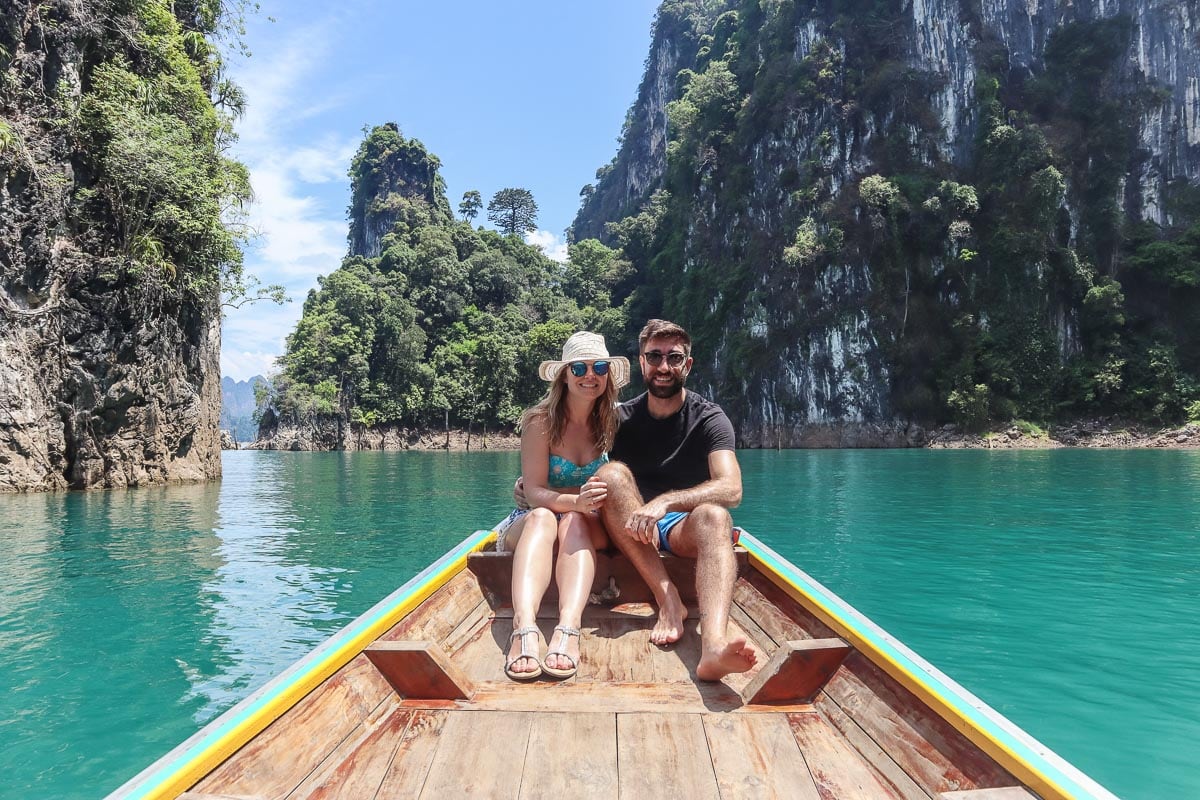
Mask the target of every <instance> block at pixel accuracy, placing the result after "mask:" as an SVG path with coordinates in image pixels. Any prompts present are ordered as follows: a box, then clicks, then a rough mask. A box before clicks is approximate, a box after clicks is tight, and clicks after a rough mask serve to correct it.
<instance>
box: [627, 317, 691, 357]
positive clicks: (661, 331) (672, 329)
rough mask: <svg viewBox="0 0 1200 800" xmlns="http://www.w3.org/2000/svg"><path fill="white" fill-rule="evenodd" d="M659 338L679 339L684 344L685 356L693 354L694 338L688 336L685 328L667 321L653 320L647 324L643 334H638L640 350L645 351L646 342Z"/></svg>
mask: <svg viewBox="0 0 1200 800" xmlns="http://www.w3.org/2000/svg"><path fill="white" fill-rule="evenodd" d="M659 337H661V338H663V339H678V340H679V341H680V342H682V343H683V354H684V355H686V356H690V355H691V354H692V337H690V336H688V332H687V331H685V330H684V329H683V328H681V327H679V326H678V325H676V324H675V323H674V322H668V321H667V320H665V319H652V320H650V321H649V322H647V323H646V327H644V328H642V332H641V333H640V334H638V350H644V349H645V348H646V342H648V341H650V340H651V339H655V338H659Z"/></svg>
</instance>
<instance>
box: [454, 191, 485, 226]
mask: <svg viewBox="0 0 1200 800" xmlns="http://www.w3.org/2000/svg"><path fill="white" fill-rule="evenodd" d="M481 208H483V198H482V197H480V196H479V192H478V191H476V190H475V189H472V190H471V191H469V192H465V193H464V194H463V199H462V202H461V203H459V204H458V213H459V216H461V217H462V218H463V219H465V220H466V221H467V222H473V221H474V220H475V218H476V217H477V216H479V209H481ZM489 208H490V207H489Z"/></svg>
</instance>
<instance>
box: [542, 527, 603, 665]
mask: <svg viewBox="0 0 1200 800" xmlns="http://www.w3.org/2000/svg"><path fill="white" fill-rule="evenodd" d="M593 526H596V527H599V526H600V525H599V519H598V518H597V517H596V516H595V515H593V514H578V513H575V512H572V513H570V514H567V515H566V516H565V517H563V519H562V521H561V522H559V524H558V561H557V563H556V565H555V580H556V581H557V583H558V624H559V625H565V626H567V627H570V628H578V627H579V625H580V623H581V622H582V621H583V609H584V606H586V605H587V599H588V595H589V594H590V593H591V591H592V580H593V578H595V576H596V547H595V545H594V543H593V536H594V535H595V531H593V530H592V527H593ZM564 638H565V639H566V641H564ZM562 646H565V649H566V651H567V653H568V654H569V655H571V656H573V659H567V658H562V657H560V656H557V655H550V656H547V657H546V666H548V667H550V668H551V669H570V667H571V662H572V661H574V663H575V665H578V664H579V638H578V637H576V636H569V637H564V635H563V634H562V633H557V632H556V633H555V635H554V636H553V637H551V639H550V649H551V650H554V649H557V648H558V647H562Z"/></svg>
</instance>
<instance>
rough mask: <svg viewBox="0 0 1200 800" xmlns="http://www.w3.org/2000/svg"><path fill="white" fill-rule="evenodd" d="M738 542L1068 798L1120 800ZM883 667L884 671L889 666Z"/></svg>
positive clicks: (852, 612) (847, 610) (761, 549)
mask: <svg viewBox="0 0 1200 800" xmlns="http://www.w3.org/2000/svg"><path fill="white" fill-rule="evenodd" d="M739 544H741V545H743V546H744V547H745V548H746V549H747V550H748V551H750V553H751V554H752V555H753V556H755V557H756V558H758V559H759V560H760V561H762V562H763V563H764V564H765V565H767V566H768V567H769V568H770V569H771V570H773V571H774V572H775V573H777V575H778V576H780V577H782V578H785V579H786V580H788V581H789V582H791V583H792V584H793V585H794V587H795V588H796V589H798V590H799V591H800V592H801V593H802V594H804V595H806V596H807V597H808V598H809V599H811V600H812V601H813V602H814V603H815V604H817V605H818V606H820V607H821V608H822V609H823V610H824V611H825V612H826V613H828V614H830V615H831V616H832V617H834V618H835V619H836V620H837V621H838V622H839V623H840V624H842V625H843V626H844V627H845V628H846V629H847V630H849V631H852V632H853V633H854V634H855V635H856V636H858V637H861V638H862V639H863V640H864V641H865V642H867V643H868V644H870V645H871V646H872V647H874V648H875V649H876V650H877V651H878V652H880V653H882V654H883V655H884V656H886V657H887V658H889V659H891V660H892V661H893V662H894V663H895V664H897V665H898V666H899V667H900V668H901V669H903V670H904V671H905V672H907V673H908V675H909V676H910V677H911V678H912V679H914V680H916V681H917V682H919V683H920V684H921V686H922V687H924V689H925V690H926V691H928V692H929V693H930V694H932V695H934V696H936V697H937V698H939V699H940V700H941V701H942V703H944V704H945V705H946V706H948V707H950V708H952V709H954V711H955V712H956V713H958V714H959V715H960V716H961V717H963V718H964V719H965V720H966V721H967V722H968V723H969V724H971V725H973V726H975V727H976V728H977V729H978V730H979V731H981V732H983V733H984V735H986V736H987V737H989V738H990V739H992V740H993V741H995V742H997V743H998V744H1000V745H1001V746H1002V747H1004V748H1005V749H1007V750H1008V751H1009V753H1010V754H1011V755H1012V756H1013V757H1015V758H1016V759H1018V760H1020V761H1021V762H1023V763H1024V765H1025V766H1026V767H1028V768H1029V769H1030V770H1031V771H1032V772H1034V773H1036V774H1038V775H1040V776H1041V777H1042V778H1043V779H1044V780H1045V781H1046V782H1047V783H1049V784H1051V785H1053V786H1054V787H1055V788H1056V789H1058V791H1060V792H1061V793H1062V794H1063V795H1064V796H1067V797H1072V798H1077V799H1078V800H1117V798H1116V797H1115V795H1113V794H1112V793H1111V792H1109V791H1108V790H1106V789H1104V788H1103V787H1102V786H1100V785H1099V784H1097V783H1096V782H1095V781H1094V780H1092V779H1091V778H1089V777H1087V776H1086V775H1085V774H1083V773H1082V772H1080V771H1079V770H1078V769H1077V768H1076V767H1074V766H1072V765H1071V764H1070V763H1069V762H1067V761H1066V760H1065V759H1063V758H1062V757H1061V756H1059V755H1057V754H1056V753H1054V751H1052V750H1051V749H1050V748H1048V747H1046V746H1045V745H1043V744H1041V743H1040V742H1038V741H1037V740H1036V739H1034V738H1033V737H1032V736H1030V735H1029V734H1028V733H1026V732H1025V731H1023V730H1021V728H1019V727H1018V726H1017V725H1016V724H1015V723H1013V722H1012V721H1011V720H1009V719H1008V718H1006V717H1004V716H1003V715H1002V714H1000V713H999V712H998V711H996V710H995V709H993V708H991V707H990V706H988V705H987V704H986V703H984V702H983V701H982V700H980V699H979V698H978V697H976V696H975V695H973V694H971V693H970V692H968V691H967V690H966V689H964V688H963V687H962V686H959V685H958V684H957V683H955V682H954V681H952V680H951V679H949V678H948V677H946V676H945V675H943V674H942V673H941V672H940V671H938V670H937V669H936V668H935V667H933V665H931V664H929V662H927V661H925V660H924V659H923V658H921V657H920V656H919V655H917V654H916V653H915V652H913V651H912V650H910V649H909V648H908V647H906V646H905V645H903V644H902V643H900V641H899V640H897V639H896V638H895V637H893V636H891V635H890V634H888V633H887V632H886V631H884V630H883V629H882V628H880V627H879V626H878V625H876V624H875V623H873V622H871V621H870V620H869V619H868V618H867V617H866V616H865V615H863V614H862V612H860V611H858V610H857V609H856V608H854V607H853V606H851V605H850V604H849V603H847V602H846V601H845V600H842V599H841V598H840V597H838V596H837V595H836V594H834V593H833V592H831V591H830V590H829V589H827V588H825V587H824V586H822V585H821V584H820V583H818V582H817V581H816V580H814V579H813V578H812V577H811V576H810V575H808V574H807V573H805V572H804V571H802V570H800V569H799V568H797V567H796V566H795V565H794V564H792V563H791V562H790V561H788V560H787V559H785V558H784V557H783V556H781V555H779V554H778V553H776V552H775V551H774V550H772V549H771V548H770V547H768V546H767V545H765V544H763V543H762V542H761V541H760V540H759V539H757V538H755V537H754V536H752V535H750V534H748V533H744V534H742V537H741V539H740V541H739ZM768 577H770V576H768ZM879 666H881V667H884V666H885V665H879ZM1055 762H1058V763H1055ZM1072 773H1073V774H1072Z"/></svg>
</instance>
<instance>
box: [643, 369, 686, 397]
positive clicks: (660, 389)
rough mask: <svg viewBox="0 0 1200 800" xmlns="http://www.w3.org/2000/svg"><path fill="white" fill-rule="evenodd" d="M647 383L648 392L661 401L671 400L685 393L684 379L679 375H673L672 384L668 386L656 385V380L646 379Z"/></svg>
mask: <svg viewBox="0 0 1200 800" xmlns="http://www.w3.org/2000/svg"><path fill="white" fill-rule="evenodd" d="M645 381H646V391H648V392H650V394H652V395H654V396H655V397H657V398H658V399H660V400H669V399H670V398H672V397H674V396H675V395H677V394H679V393H680V392H682V391H683V378H682V377H680V375H679V373H673V374H672V379H671V382H670V383H668V384H667V385H666V386H662V385H659V384H657V383H655V382H654V378H645Z"/></svg>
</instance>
